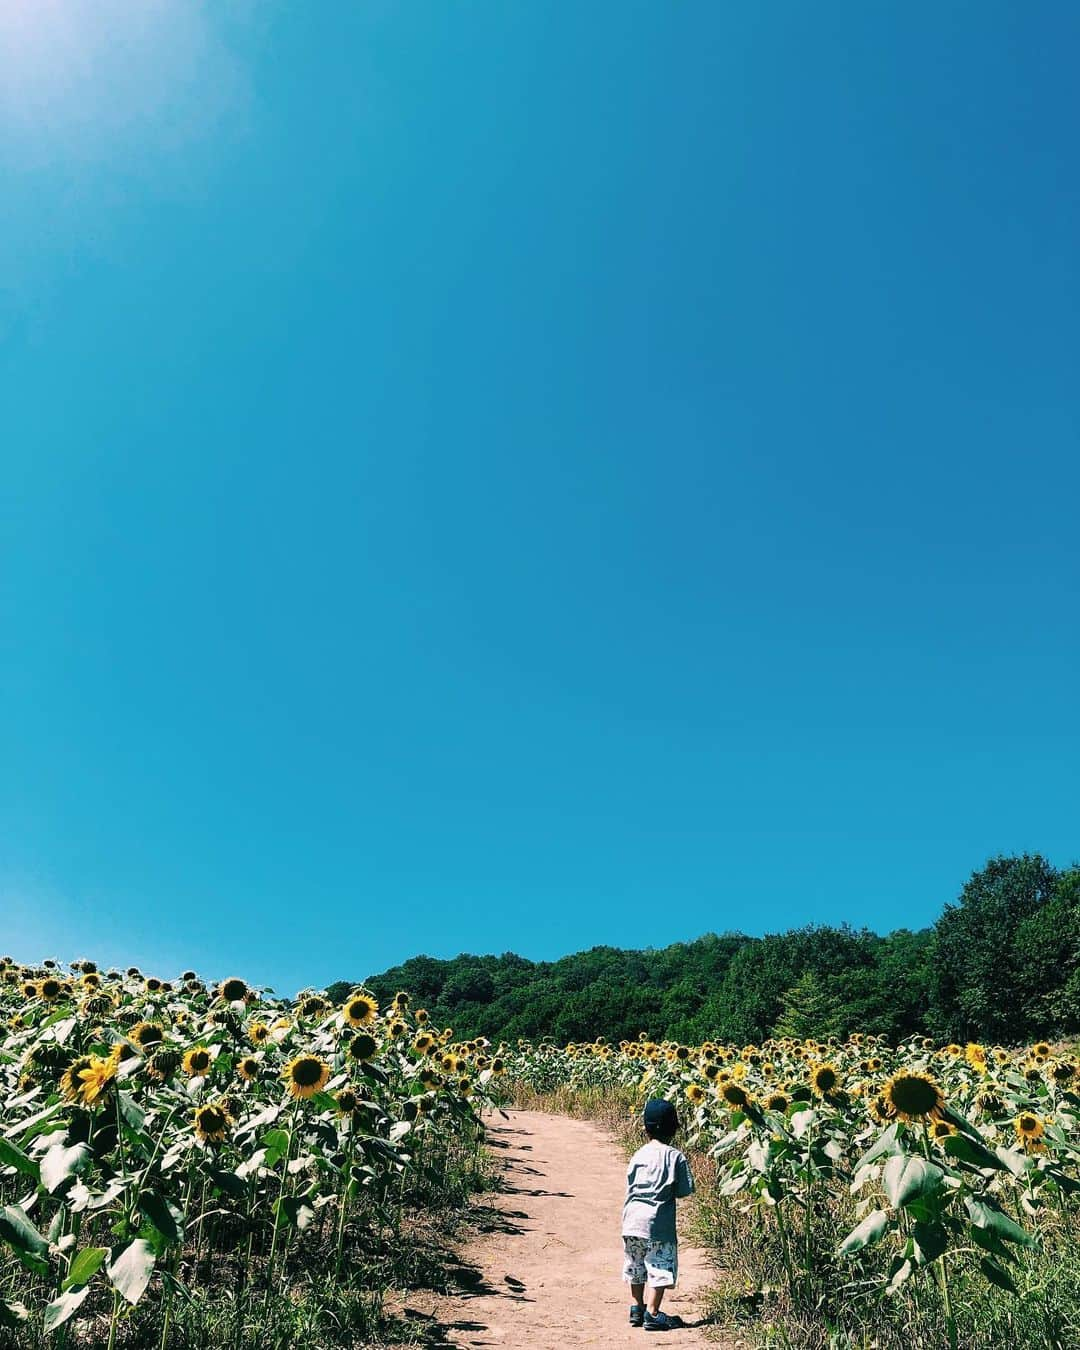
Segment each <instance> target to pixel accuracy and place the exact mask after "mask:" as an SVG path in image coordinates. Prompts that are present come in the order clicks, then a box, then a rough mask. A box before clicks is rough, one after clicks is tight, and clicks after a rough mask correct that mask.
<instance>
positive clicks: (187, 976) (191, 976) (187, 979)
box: [180, 970, 199, 984]
mask: <svg viewBox="0 0 1080 1350" xmlns="http://www.w3.org/2000/svg"><path fill="white" fill-rule="evenodd" d="M180 978H181V979H182V980H183V982H184V983H185V984H190V983H191V981H192V980H197V979H198V978H199V977H198V975H196V974H195V972H194V971H193V970H185V971H184V973H183V974H182V975H181V976H180Z"/></svg>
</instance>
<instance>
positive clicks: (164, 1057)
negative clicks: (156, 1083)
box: [146, 1045, 182, 1082]
mask: <svg viewBox="0 0 1080 1350" xmlns="http://www.w3.org/2000/svg"><path fill="white" fill-rule="evenodd" d="M181 1059H182V1056H181V1054H180V1051H179V1050H176V1049H174V1048H173V1047H172V1046H169V1045H165V1046H162V1047H161V1049H160V1050H155V1051H154V1053H153V1054H152V1055H151V1056H150V1058H149V1059H148V1060H147V1061H146V1071H147V1073H149V1074H150V1076H151V1077H152V1078H157V1079H159V1080H160V1081H161V1082H164V1081H165V1080H166V1079H167V1078H171V1077H172V1076H173V1074H174V1073H175V1072H176V1071H177V1069H178V1068H179V1067H180V1064H181Z"/></svg>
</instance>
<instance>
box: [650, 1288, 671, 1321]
mask: <svg viewBox="0 0 1080 1350" xmlns="http://www.w3.org/2000/svg"><path fill="white" fill-rule="evenodd" d="M666 1288H667V1286H666V1285H663V1284H660V1285H653V1284H651V1285H650V1286H649V1293H648V1298H647V1299H646V1300H645V1306H646V1308H648V1310H649V1312H650V1313H651V1314H652V1316H653V1317H655V1316H656V1314H657V1313H658V1312H659V1311H660V1304H661V1303H663V1301H664V1290H665V1289H666Z"/></svg>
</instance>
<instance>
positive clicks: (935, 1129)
mask: <svg viewBox="0 0 1080 1350" xmlns="http://www.w3.org/2000/svg"><path fill="white" fill-rule="evenodd" d="M955 1133H956V1126H955V1125H953V1124H952V1123H951V1122H950V1121H948V1120H933V1121H931V1122H930V1138H931V1139H948V1137H949V1135H951V1134H955Z"/></svg>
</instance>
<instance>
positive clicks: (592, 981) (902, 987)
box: [331, 855, 1080, 1043]
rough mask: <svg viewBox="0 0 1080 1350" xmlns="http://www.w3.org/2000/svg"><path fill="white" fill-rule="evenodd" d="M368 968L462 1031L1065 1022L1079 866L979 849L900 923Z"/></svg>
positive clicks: (1000, 1032)
mask: <svg viewBox="0 0 1080 1350" xmlns="http://www.w3.org/2000/svg"><path fill="white" fill-rule="evenodd" d="M659 914H660V917H662V911H660V912H659ZM368 983H369V985H370V987H371V988H372V989H373V990H374V991H375V992H376V993H377V994H378V995H379V997H380V998H382V999H386V998H389V997H392V995H393V993H394V991H395V990H396V989H398V988H406V989H411V990H412V991H413V992H414V993H415V994H416V996H417V997H418V998H420V999H421V1000H422V1001H423V1002H424V1003H425V1004H426V1005H427V1007H428V1008H429V1009H430V1010H431V1013H432V1016H433V1018H434V1019H435V1020H436V1021H437V1022H439V1023H440V1024H441V1023H444V1022H449V1023H451V1024H452V1025H453V1026H454V1027H455V1028H457V1029H458V1031H459V1033H460V1034H462V1035H465V1036H480V1035H483V1036H489V1037H492V1038H496V1037H507V1038H517V1037H528V1038H530V1039H540V1038H542V1037H550V1038H551V1039H552V1040H554V1041H557V1042H562V1043H565V1042H567V1041H575V1040H584V1039H592V1038H593V1037H595V1036H597V1035H602V1036H606V1037H607V1038H608V1039H609V1040H613V1041H618V1040H622V1039H627V1038H632V1037H635V1036H637V1034H638V1032H639V1031H641V1030H642V1029H644V1030H646V1031H647V1032H648V1034H649V1035H650V1036H653V1037H655V1038H657V1039H665V1038H670V1039H673V1040H680V1041H701V1040H705V1039H707V1038H709V1037H716V1038H720V1039H723V1040H728V1041H738V1042H743V1041H760V1040H761V1039H763V1038H764V1037H766V1036H769V1035H778V1036H785V1035H786V1036H805V1035H817V1036H825V1035H830V1034H831V1035H838V1036H847V1035H848V1034H850V1033H851V1032H853V1031H860V1032H863V1033H869V1034H874V1035H882V1036H886V1037H887V1038H889V1039H890V1040H891V1041H894V1042H895V1041H898V1040H900V1039H902V1038H903V1037H905V1036H909V1035H913V1034H916V1033H930V1034H933V1035H936V1036H939V1037H941V1038H944V1039H950V1038H953V1039H965V1040H966V1039H968V1038H971V1037H977V1036H981V1037H985V1038H988V1039H994V1040H1004V1041H1015V1040H1020V1039H1023V1038H1025V1037H1028V1038H1030V1037H1034V1036H1036V1035H1040V1036H1041V1035H1044V1034H1050V1033H1055V1032H1062V1033H1064V1032H1069V1031H1073V1030H1076V1029H1078V1028H1080V868H1077V867H1072V868H1070V869H1067V870H1058V869H1056V868H1054V867H1053V866H1051V864H1050V863H1048V862H1047V861H1046V860H1045V859H1043V858H1041V857H1038V856H1027V855H1025V856H1023V857H1014V858H996V859H993V860H992V861H990V862H989V863H988V864H987V865H986V866H985V867H984V868H983V869H982V870H981V871H979V872H977V873H975V874H974V875H973V876H972V877H971V879H970V881H968V883H967V885H966V886H965V887H964V889H963V891H962V892H961V894H960V896H959V899H958V900H957V901H956V902H955V903H953V904H949V905H947V906H946V907H945V911H944V913H943V914H942V916H941V918H940V919H939V920H938V921H937V923H936V924H935V925H934V926H933V927H932V928H927V929H923V930H920V931H916V932H913V931H910V930H908V929H899V930H898V931H896V932H893V933H890V934H888V935H887V936H885V937H882V936H879V935H878V934H876V933H873V932H870V931H868V930H867V929H861V930H853V929H851V928H847V927H842V928H831V927H824V926H809V927H805V928H799V929H795V930H794V931H792V932H787V933H779V934H772V935H769V936H767V937H762V938H750V937H746V936H744V935H742V934H739V933H726V934H722V935H720V936H716V935H714V934H710V935H708V936H706V937H702V938H699V939H698V940H697V941H695V942H686V943H676V944H674V945H672V946H670V947H664V948H663V949H661V950H659V951H622V950H619V949H616V948H614V947H595V948H593V949H592V950H591V951H587V952H580V953H578V954H576V955H574V956H567V957H564V958H563V959H562V960H560V961H552V962H532V961H527V960H525V959H524V958H523V957H520V956H516V955H514V954H512V953H507V954H506V955H503V956H468V955H463V956H458V957H455V958H454V959H453V960H450V961H443V960H436V959H434V958H433V957H429V956H417V957H414V958H412V959H411V960H409V961H406V962H405V963H404V964H403V965H400V966H396V967H394V968H393V969H392V970H388V971H386V972H385V973H384V974H383V975H378V976H375V977H373V978H372V979H371V980H369V981H368ZM350 987H351V986H350V985H346V984H342V985H340V986H333V987H332V989H331V992H332V993H335V994H339V995H341V996H344V994H345V993H346V992H347V991H348V989H349V988H350Z"/></svg>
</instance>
